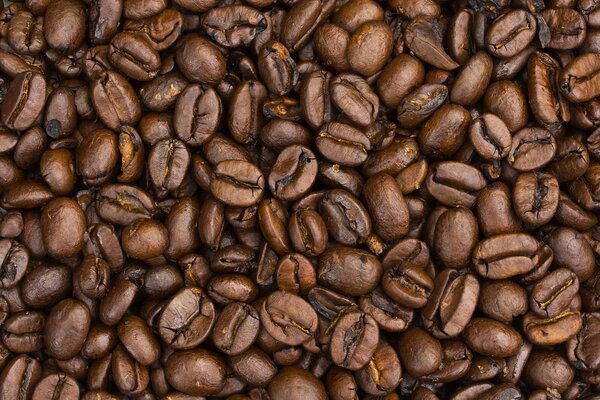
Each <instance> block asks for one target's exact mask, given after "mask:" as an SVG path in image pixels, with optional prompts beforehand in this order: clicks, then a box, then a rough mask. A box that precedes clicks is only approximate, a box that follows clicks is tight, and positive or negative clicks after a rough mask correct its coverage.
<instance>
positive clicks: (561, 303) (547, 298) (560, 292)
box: [529, 268, 579, 318]
mask: <svg viewBox="0 0 600 400" xmlns="http://www.w3.org/2000/svg"><path fill="white" fill-rule="evenodd" d="M578 291H579V279H578V278H577V275H575V273H574V272H572V271H570V270H569V269H567V268H559V269H556V270H554V271H552V272H550V273H549V274H548V275H546V276H545V277H543V278H542V279H540V280H539V281H538V282H536V283H535V284H534V285H533V288H532V289H531V295H530V298H529V299H530V300H529V306H530V309H531V311H533V312H534V313H536V314H538V315H539V316H541V317H548V318H552V317H554V316H556V315H558V314H560V313H561V312H562V311H564V310H565V309H566V308H567V307H569V305H570V304H571V301H572V300H573V297H574V296H575V295H576V294H577V292H578Z"/></svg>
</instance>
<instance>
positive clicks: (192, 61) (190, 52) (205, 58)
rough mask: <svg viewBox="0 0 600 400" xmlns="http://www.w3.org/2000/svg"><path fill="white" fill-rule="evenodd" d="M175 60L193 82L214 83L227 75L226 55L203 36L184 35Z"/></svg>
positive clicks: (182, 71)
mask: <svg viewBox="0 0 600 400" xmlns="http://www.w3.org/2000/svg"><path fill="white" fill-rule="evenodd" d="M175 60H176V62H177V66H178V67H179V70H180V71H181V73H182V74H183V75H184V76H185V77H186V78H187V79H189V80H190V81H191V82H196V83H207V84H212V85H214V84H217V83H219V82H220V81H221V80H222V79H223V78H224V77H225V73H226V65H225V63H226V58H225V56H223V54H222V53H221V51H220V50H219V49H218V48H217V47H216V46H215V45H214V44H213V43H212V42H211V41H209V40H208V39H206V38H204V37H202V36H199V35H194V34H191V35H187V36H184V37H183V38H182V39H181V41H180V43H179V45H178V46H177V53H176V54H175Z"/></svg>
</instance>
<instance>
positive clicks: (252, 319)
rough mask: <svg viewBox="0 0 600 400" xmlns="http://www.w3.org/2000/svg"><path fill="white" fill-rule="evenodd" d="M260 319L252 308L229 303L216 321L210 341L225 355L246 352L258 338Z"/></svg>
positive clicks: (241, 304) (242, 304)
mask: <svg viewBox="0 0 600 400" xmlns="http://www.w3.org/2000/svg"><path fill="white" fill-rule="evenodd" d="M259 328H260V319H259V316H258V313H257V312H256V310H255V309H254V307H252V306H250V305H248V304H244V303H231V304H229V305H227V306H225V308H224V309H223V311H222V312H221V314H220V315H219V318H218V319H217V320H216V323H215V325H214V329H213V334H212V335H213V336H212V340H213V343H214V344H215V346H216V347H217V348H218V349H219V350H221V351H222V352H224V353H225V354H227V355H237V354H240V353H243V352H244V351H246V350H247V349H248V348H249V347H250V346H251V345H252V343H253V342H254V341H255V340H256V337H257V336H258V331H259Z"/></svg>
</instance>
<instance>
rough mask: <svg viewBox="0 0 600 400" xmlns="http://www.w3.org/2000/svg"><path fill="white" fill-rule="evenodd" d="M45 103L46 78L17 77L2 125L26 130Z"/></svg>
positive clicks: (25, 74) (3, 111) (26, 74)
mask: <svg viewBox="0 0 600 400" xmlns="http://www.w3.org/2000/svg"><path fill="white" fill-rule="evenodd" d="M69 1H70V0H69ZM45 102H46V81H45V79H44V77H43V76H42V75H40V74H37V73H33V72H23V73H21V74H19V75H17V76H16V77H15V78H14V79H13V80H12V81H11V83H10V86H9V87H8V92H7V93H6V97H5V99H4V102H3V103H2V108H1V110H0V111H1V117H2V123H3V124H4V125H6V126H7V127H8V128H10V129H14V130H18V131H22V130H25V129H27V128H29V127H31V126H32V125H33V124H34V123H35V121H36V119H37V118H38V116H39V115H40V113H41V112H42V110H43V108H44V105H45Z"/></svg>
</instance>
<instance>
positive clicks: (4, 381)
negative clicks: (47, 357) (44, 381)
mask: <svg viewBox="0 0 600 400" xmlns="http://www.w3.org/2000/svg"><path fill="white" fill-rule="evenodd" d="M41 378H42V365H41V363H40V362H39V361H38V360H37V359H35V358H32V357H30V356H27V355H25V354H22V355H19V356H17V357H15V358H13V359H12V360H11V361H10V362H9V363H8V364H7V365H6V366H5V367H4V368H3V369H2V374H0V388H1V389H2V397H4V398H6V399H7V400H8V399H9V398H10V399H26V398H31V396H32V395H33V392H34V389H35V386H36V385H37V383H38V382H39V381H40V380H41Z"/></svg>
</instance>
